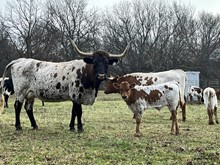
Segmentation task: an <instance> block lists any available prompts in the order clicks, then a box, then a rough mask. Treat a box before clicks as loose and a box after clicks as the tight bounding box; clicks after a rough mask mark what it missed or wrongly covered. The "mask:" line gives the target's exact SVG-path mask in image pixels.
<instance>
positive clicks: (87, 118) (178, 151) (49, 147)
mask: <svg viewBox="0 0 220 165" xmlns="http://www.w3.org/2000/svg"><path fill="white" fill-rule="evenodd" d="M9 100H10V102H9V107H10V108H8V109H5V113H4V114H3V115H1V116H0V164H18V165H22V164H36V165H38V164H73V165H104V164H110V165H129V164H130V165H141V164H143V165H145V164H146V165H149V164H153V165H154V164H155V165H172V164H173V165H174V164H175V165H178V164H180V165H214V164H220V125H217V124H215V125H208V116H207V113H206V110H205V107H204V105H188V106H187V121H186V122H185V123H183V122H182V121H181V113H179V115H178V118H179V124H180V133H181V134H180V135H178V136H176V135H170V128H171V120H169V118H170V113H169V111H168V109H167V108H163V109H162V110H161V111H157V110H155V109H149V110H147V111H145V113H144V115H143V120H142V123H141V132H142V134H143V136H142V137H134V136H133V135H134V133H135V121H134V120H133V119H132V116H133V114H132V113H131V112H130V110H128V108H127V105H126V104H125V103H124V102H123V101H122V100H121V99H120V98H119V95H104V94H103V93H102V92H100V93H99V96H98V98H97V101H96V102H95V104H94V105H93V106H83V123H84V132H83V133H77V132H70V131H69V122H70V112H71V106H72V105H71V102H60V103H45V107H44V108H43V107H42V106H41V102H40V101H39V100H36V102H35V106H34V114H35V118H36V121H37V124H38V126H39V129H38V130H32V129H31V125H30V122H29V119H28V117H27V115H26V112H25V110H24V109H22V113H21V124H22V128H23V130H22V131H15V127H14V121H15V117H14V116H15V115H14V108H13V104H14V99H13V98H10V99H9Z"/></svg>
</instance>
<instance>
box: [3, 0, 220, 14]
mask: <svg viewBox="0 0 220 165" xmlns="http://www.w3.org/2000/svg"><path fill="white" fill-rule="evenodd" d="M6 1H10V0H0V12H1V11H2V10H3V9H4V6H5V5H6ZM119 1H120V0H88V3H89V6H96V7H105V6H111V5H113V4H114V3H118V2H119ZM130 1H131V0H130ZM166 1H168V2H169V1H170V2H173V1H175V0H166ZM177 1H178V2H181V3H182V4H191V5H192V6H193V7H194V8H195V10H196V11H197V12H199V11H202V10H205V11H207V12H210V13H213V14H220V0H181V1H180V0H177Z"/></svg>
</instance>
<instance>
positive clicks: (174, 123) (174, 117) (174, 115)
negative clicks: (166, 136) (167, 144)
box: [171, 110, 179, 135]
mask: <svg viewBox="0 0 220 165" xmlns="http://www.w3.org/2000/svg"><path fill="white" fill-rule="evenodd" d="M171 116H172V126H171V134H172V135H173V134H174V127H175V129H176V132H175V133H176V135H178V134H179V125H178V120H177V111H176V110H172V111H171Z"/></svg>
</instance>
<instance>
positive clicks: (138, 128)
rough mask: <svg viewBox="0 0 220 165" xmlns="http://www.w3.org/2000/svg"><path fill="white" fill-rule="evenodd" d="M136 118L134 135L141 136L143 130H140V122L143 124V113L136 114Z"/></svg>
mask: <svg viewBox="0 0 220 165" xmlns="http://www.w3.org/2000/svg"><path fill="white" fill-rule="evenodd" d="M135 119H136V130H135V131H136V133H135V134H134V136H137V137H139V136H141V135H142V134H141V132H140V124H141V115H139V114H135Z"/></svg>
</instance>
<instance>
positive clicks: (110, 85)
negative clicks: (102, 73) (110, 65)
mask: <svg viewBox="0 0 220 165" xmlns="http://www.w3.org/2000/svg"><path fill="white" fill-rule="evenodd" d="M118 78H119V76H116V77H113V76H111V77H108V80H107V81H106V84H105V91H104V93H105V94H111V93H118V89H116V88H115V87H114V85H113V84H114V83H117V82H118Z"/></svg>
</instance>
